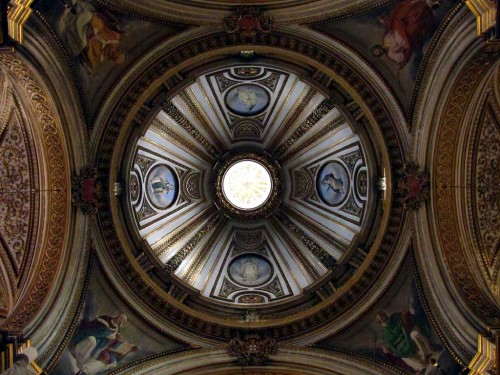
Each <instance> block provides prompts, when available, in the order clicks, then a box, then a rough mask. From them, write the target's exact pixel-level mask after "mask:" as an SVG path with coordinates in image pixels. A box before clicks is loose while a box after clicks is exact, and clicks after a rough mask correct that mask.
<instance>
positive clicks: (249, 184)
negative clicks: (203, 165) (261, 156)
mask: <svg viewBox="0 0 500 375" xmlns="http://www.w3.org/2000/svg"><path fill="white" fill-rule="evenodd" d="M271 188H272V183H271V175H270V174H269V171H268V170H267V169H266V168H265V167H264V166H263V165H262V164H260V163H257V162H255V161H252V160H242V161H238V162H236V163H234V164H233V165H231V166H230V167H229V168H228V170H227V171H226V173H225V174H224V177H223V178H222V191H223V192H224V195H225V196H226V198H227V200H228V201H229V203H231V204H232V205H233V206H235V207H237V208H240V209H243V210H252V209H254V208H258V207H260V206H261V205H263V204H264V203H265V202H266V201H267V199H268V198H269V195H271Z"/></svg>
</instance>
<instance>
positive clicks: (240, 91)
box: [226, 85, 270, 116]
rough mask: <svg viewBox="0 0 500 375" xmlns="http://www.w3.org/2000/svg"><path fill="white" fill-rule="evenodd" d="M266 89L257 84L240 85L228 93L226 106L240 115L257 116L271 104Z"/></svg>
mask: <svg viewBox="0 0 500 375" xmlns="http://www.w3.org/2000/svg"><path fill="white" fill-rule="evenodd" d="M269 101H270V97H269V94H268V93H267V91H266V89H264V88H263V87H261V86H257V85H239V86H236V87H234V88H232V89H231V90H229V91H228V93H227V94H226V106H227V107H228V108H229V109H230V110H231V111H232V112H234V113H236V114H237V115H240V116H255V115H258V114H259V113H262V112H263V111H264V110H265V109H266V108H267V106H268V105H269Z"/></svg>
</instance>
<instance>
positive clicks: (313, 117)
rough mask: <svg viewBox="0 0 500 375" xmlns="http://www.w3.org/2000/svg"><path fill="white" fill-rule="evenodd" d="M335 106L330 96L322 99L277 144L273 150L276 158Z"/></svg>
mask: <svg viewBox="0 0 500 375" xmlns="http://www.w3.org/2000/svg"><path fill="white" fill-rule="evenodd" d="M334 107H335V100H334V99H332V98H328V99H324V100H323V101H322V102H321V103H320V104H319V105H318V106H317V107H316V108H315V109H314V111H312V113H311V114H310V115H309V116H307V118H306V119H305V120H304V122H302V124H300V125H299V127H298V128H297V129H296V130H295V131H294V132H293V133H292V134H291V135H290V137H289V138H288V139H287V140H286V141H285V142H284V143H283V144H282V145H281V146H279V147H278V148H277V149H276V151H275V152H274V153H275V155H276V157H277V158H280V157H282V156H283V155H284V154H285V153H286V152H287V151H288V149H290V147H292V146H293V145H294V144H295V142H297V140H298V139H300V138H301V137H302V136H303V135H304V134H306V133H307V132H308V131H309V130H310V129H311V128H312V127H313V126H314V125H315V124H316V123H317V122H318V121H320V120H321V119H322V118H323V116H325V115H326V114H327V113H328V112H330V111H331V110H332V109H333V108H334Z"/></svg>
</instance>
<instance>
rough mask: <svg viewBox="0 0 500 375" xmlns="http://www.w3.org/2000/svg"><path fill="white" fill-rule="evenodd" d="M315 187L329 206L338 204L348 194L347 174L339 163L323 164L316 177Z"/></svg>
mask: <svg viewBox="0 0 500 375" xmlns="http://www.w3.org/2000/svg"><path fill="white" fill-rule="evenodd" d="M316 189H317V191H318V195H319V196H320V198H321V200H322V201H323V202H325V203H326V204H328V205H329V206H338V205H340V204H341V203H342V202H343V201H344V200H345V199H346V198H347V196H348V195H349V174H348V172H347V169H346V168H345V167H344V166H343V165H342V164H340V163H338V162H335V161H331V162H328V163H326V164H324V165H323V166H322V167H321V169H320V170H319V172H318V176H317V178H316Z"/></svg>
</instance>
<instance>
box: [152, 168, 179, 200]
mask: <svg viewBox="0 0 500 375" xmlns="http://www.w3.org/2000/svg"><path fill="white" fill-rule="evenodd" d="M146 191H147V193H148V198H149V201H150V202H151V204H152V205H153V206H154V207H156V208H158V209H165V208H168V207H170V206H171V205H172V204H173V203H174V202H175V199H176V198H177V193H178V191H179V184H178V182H177V176H176V175H175V173H174V171H173V170H172V168H170V167H169V166H167V165H165V164H160V165H157V166H154V167H153V168H152V169H151V171H150V172H149V174H148V177H147V179H146Z"/></svg>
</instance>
